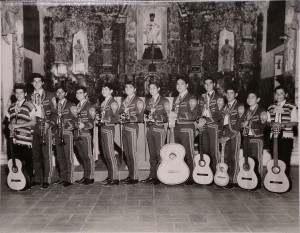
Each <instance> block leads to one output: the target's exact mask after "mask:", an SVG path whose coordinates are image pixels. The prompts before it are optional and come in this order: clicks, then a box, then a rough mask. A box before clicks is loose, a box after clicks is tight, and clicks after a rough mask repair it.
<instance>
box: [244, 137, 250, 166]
mask: <svg viewBox="0 0 300 233" xmlns="http://www.w3.org/2000/svg"><path fill="white" fill-rule="evenodd" d="M248 143H249V137H248V135H246V136H245V138H244V158H245V164H248V157H249V155H248Z"/></svg>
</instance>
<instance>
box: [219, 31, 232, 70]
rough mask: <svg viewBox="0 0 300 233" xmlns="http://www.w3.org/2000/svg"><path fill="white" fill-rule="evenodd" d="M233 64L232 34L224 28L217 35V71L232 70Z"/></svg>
mask: <svg viewBox="0 0 300 233" xmlns="http://www.w3.org/2000/svg"><path fill="white" fill-rule="evenodd" d="M233 64H234V34H233V32H230V31H228V30H227V29H226V28H224V29H223V30H222V31H221V32H220V37H219V60H218V72H222V73H224V72H228V71H233Z"/></svg>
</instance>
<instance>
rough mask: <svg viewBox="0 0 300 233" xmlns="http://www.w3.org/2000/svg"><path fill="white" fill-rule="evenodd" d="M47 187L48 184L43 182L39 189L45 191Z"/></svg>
mask: <svg viewBox="0 0 300 233" xmlns="http://www.w3.org/2000/svg"><path fill="white" fill-rule="evenodd" d="M49 185H50V184H49V183H46V182H44V183H43V184H42V187H41V189H46V188H48V187H49Z"/></svg>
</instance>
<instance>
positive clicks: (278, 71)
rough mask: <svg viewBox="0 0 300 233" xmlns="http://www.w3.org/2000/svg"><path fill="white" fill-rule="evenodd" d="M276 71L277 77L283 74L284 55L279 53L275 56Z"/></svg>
mask: <svg viewBox="0 0 300 233" xmlns="http://www.w3.org/2000/svg"><path fill="white" fill-rule="evenodd" d="M274 71H275V76H277V75H282V73H283V54H282V53H278V54H275V56H274Z"/></svg>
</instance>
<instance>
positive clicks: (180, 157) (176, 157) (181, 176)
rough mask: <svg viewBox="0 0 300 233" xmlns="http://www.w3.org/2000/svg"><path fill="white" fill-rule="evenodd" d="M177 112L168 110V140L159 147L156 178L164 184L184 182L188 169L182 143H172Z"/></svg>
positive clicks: (187, 176) (187, 175)
mask: <svg viewBox="0 0 300 233" xmlns="http://www.w3.org/2000/svg"><path fill="white" fill-rule="evenodd" d="M176 117H177V114H176V113H175V112H170V115H169V128H170V137H169V140H170V142H169V143H168V144H166V145H164V146H163V147H162V148H161V149H160V157H161V162H160V164H159V166H158V169H157V178H158V179H159V180H160V181H161V182H162V183H164V184H168V185H175V184H181V183H183V182H185V181H186V180H187V179H188V178H189V175H190V170H189V168H188V166H187V165H186V163H185V162H184V156H185V149H184V147H183V146H182V145H180V144H178V143H174V127H175V119H176Z"/></svg>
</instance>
